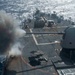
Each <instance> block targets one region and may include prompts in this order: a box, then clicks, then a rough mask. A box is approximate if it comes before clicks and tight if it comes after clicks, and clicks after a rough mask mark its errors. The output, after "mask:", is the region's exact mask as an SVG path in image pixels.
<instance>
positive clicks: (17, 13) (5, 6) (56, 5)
mask: <svg viewBox="0 0 75 75" xmlns="http://www.w3.org/2000/svg"><path fill="white" fill-rule="evenodd" d="M36 8H38V9H39V10H40V11H41V12H45V13H52V12H53V11H56V13H57V14H58V15H63V16H64V17H65V18H69V17H71V18H72V20H74V21H75V0H0V10H4V11H6V12H7V13H9V14H11V15H13V16H14V17H15V18H16V19H19V20H23V19H25V18H28V17H31V18H32V17H33V13H34V12H35V10H36Z"/></svg>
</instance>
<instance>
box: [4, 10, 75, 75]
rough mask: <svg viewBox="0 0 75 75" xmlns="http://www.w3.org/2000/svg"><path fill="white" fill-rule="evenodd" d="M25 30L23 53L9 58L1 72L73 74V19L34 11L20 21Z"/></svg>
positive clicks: (74, 35)
mask: <svg viewBox="0 0 75 75" xmlns="http://www.w3.org/2000/svg"><path fill="white" fill-rule="evenodd" d="M20 26H21V28H22V29H24V30H25V31H26V35H25V36H24V37H23V39H22V41H21V42H22V44H23V45H24V48H23V50H22V55H21V56H20V57H16V58H13V59H12V62H10V63H9V65H8V66H7V67H6V70H5V71H4V75H75V59H74V57H75V51H74V49H75V46H74V45H75V42H74V37H75V34H74V31H75V26H74V22H73V21H71V18H69V19H64V17H63V16H62V15H60V16H58V15H57V14H56V12H53V13H52V14H46V13H43V12H40V11H39V10H36V12H35V13H34V14H33V19H31V18H28V19H26V20H24V21H22V23H21V25H20Z"/></svg>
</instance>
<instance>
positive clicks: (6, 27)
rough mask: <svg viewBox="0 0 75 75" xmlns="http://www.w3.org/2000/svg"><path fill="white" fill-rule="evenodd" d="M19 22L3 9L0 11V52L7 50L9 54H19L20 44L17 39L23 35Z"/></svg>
mask: <svg viewBox="0 0 75 75" xmlns="http://www.w3.org/2000/svg"><path fill="white" fill-rule="evenodd" d="M25 33H26V32H25V31H24V30H22V29H21V28H20V27H19V23H18V21H17V20H16V19H14V18H13V17H12V16H11V15H9V14H8V13H6V12H5V11H0V53H1V54H2V53H6V52H9V55H21V54H22V53H21V50H20V47H21V44H19V43H17V41H16V40H17V39H19V38H21V37H23V36H24V35H25Z"/></svg>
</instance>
